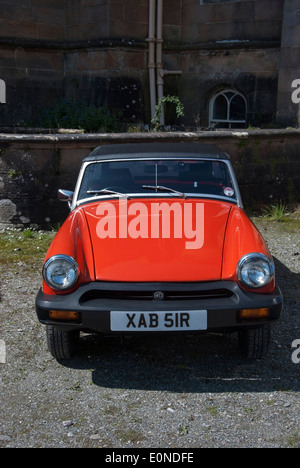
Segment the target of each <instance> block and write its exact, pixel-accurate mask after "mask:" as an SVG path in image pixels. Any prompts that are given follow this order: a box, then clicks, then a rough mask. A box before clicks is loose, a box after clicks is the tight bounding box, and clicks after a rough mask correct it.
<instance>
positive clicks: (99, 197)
mask: <svg viewBox="0 0 300 468" xmlns="http://www.w3.org/2000/svg"><path fill="white" fill-rule="evenodd" d="M183 159H188V160H195V161H215V162H223V163H224V164H226V166H227V168H228V171H229V175H230V178H231V181H232V185H233V187H234V192H235V195H236V198H231V197H227V196H222V195H211V194H205V193H186V194H185V195H186V196H187V198H208V199H215V200H222V201H223V200H224V201H227V202H231V203H235V204H237V206H238V207H239V208H242V209H243V202H242V198H241V194H240V190H239V186H238V183H237V179H236V177H235V174H234V170H233V167H232V165H231V162H230V161H229V160H228V159H212V158H205V157H198V158H197V157H189V156H188V155H182V156H174V158H172V160H183ZM168 160H170V158H164V157H163V156H162V157H149V158H145V157H144V158H128V157H126V158H119V159H117V158H116V159H114V160H113V161H112V160H111V159H105V160H101V161H97V160H95V161H85V162H84V163H83V164H82V166H81V169H80V172H79V175H78V180H77V183H76V187H75V191H74V196H73V200H72V204H71V207H70V209H71V211H73V210H74V209H75V208H77V207H78V206H80V205H83V204H86V203H93V202H95V201H97V200H108V199H112V198H116V195H115V194H111V195H97V196H95V197H88V198H85V199H81V200H78V195H79V192H80V187H81V184H82V180H83V176H84V173H85V170H86V168H87V167H88V166H89V165H90V164H102V163H108V162H109V163H112V162H126V161H128V162H129V161H130V162H132V161H133V162H134V161H168ZM126 195H128V197H130V198H153V197H155V198H160V197H163V198H166V197H172V198H173V197H174V198H178V197H179V195H177V194H176V193H172V192H162V193H153V194H152V193H128V194H126ZM117 198H118V197H117Z"/></svg>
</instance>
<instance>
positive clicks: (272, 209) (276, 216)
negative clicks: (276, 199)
mask: <svg viewBox="0 0 300 468" xmlns="http://www.w3.org/2000/svg"><path fill="white" fill-rule="evenodd" d="M286 214H287V207H286V205H284V204H283V203H281V202H280V203H279V204H277V205H271V206H268V207H267V208H266V209H265V215H266V216H267V217H269V218H271V219H272V220H274V221H283V219H284V218H285V216H286Z"/></svg>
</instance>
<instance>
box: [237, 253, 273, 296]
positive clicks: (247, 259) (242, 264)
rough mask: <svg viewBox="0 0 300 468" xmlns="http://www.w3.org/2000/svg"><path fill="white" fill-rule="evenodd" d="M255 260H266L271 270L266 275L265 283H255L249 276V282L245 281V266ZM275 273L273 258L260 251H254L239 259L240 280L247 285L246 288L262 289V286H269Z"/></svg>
mask: <svg viewBox="0 0 300 468" xmlns="http://www.w3.org/2000/svg"><path fill="white" fill-rule="evenodd" d="M255 261H256V262H265V264H266V265H267V268H268V270H269V271H268V274H267V275H266V277H265V278H266V279H265V281H264V282H263V283H259V284H255V283H254V282H253V281H252V280H251V279H250V278H249V282H248V281H245V277H244V276H243V275H242V272H243V268H244V267H245V266H246V265H249V264H251V262H252V263H253V262H255ZM274 274H275V267H274V262H273V260H272V259H271V258H269V257H267V256H266V255H264V254H262V253H260V252H252V253H249V254H246V255H244V256H243V257H242V258H241V259H240V260H239V262H238V265H237V277H238V280H239V281H240V283H242V285H243V286H245V287H246V288H250V289H261V288H264V287H266V286H268V285H269V284H270V283H271V281H272V280H273V278H274Z"/></svg>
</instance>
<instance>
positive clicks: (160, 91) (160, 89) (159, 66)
mask: <svg viewBox="0 0 300 468" xmlns="http://www.w3.org/2000/svg"><path fill="white" fill-rule="evenodd" d="M162 28H163V0H157V33H156V79H157V98H158V101H159V100H160V99H162V98H163V97H164V71H163V63H162V45H163V37H162ZM160 123H161V125H164V124H165V112H164V108H163V106H162V109H161V116H160Z"/></svg>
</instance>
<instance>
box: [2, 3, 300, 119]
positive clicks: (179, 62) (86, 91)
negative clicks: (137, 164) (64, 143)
mask: <svg viewBox="0 0 300 468" xmlns="http://www.w3.org/2000/svg"><path fill="white" fill-rule="evenodd" d="M296 4H297V0H286V1H285V0H239V1H230V2H227V1H216V0H201V1H200V0H164V11H163V37H164V44H163V65H164V68H165V69H166V70H171V71H172V70H181V71H182V74H181V75H176V76H173V75H167V76H165V93H164V94H165V95H167V94H177V95H179V97H180V99H181V100H182V101H183V102H184V104H185V109H186V112H185V117H184V119H183V120H182V121H181V122H180V123H183V124H184V125H186V126H194V123H195V120H196V121H197V122H198V125H200V126H201V127H207V126H208V102H209V99H210V97H211V95H212V93H214V92H215V91H216V90H217V89H219V88H220V87H223V88H224V87H230V88H233V89H236V90H237V91H239V92H241V93H242V94H244V95H245V97H246V99H247V102H248V112H247V124H248V122H249V123H250V124H251V125H252V126H253V125H255V126H260V125H270V124H272V123H273V124H274V122H275V121H276V114H277V115H278V118H280V116H281V115H282V112H283V114H284V112H285V114H286V117H285V118H284V123H285V124H288V125H292V124H295V106H290V96H289V95H288V90H289V89H288V88H289V87H290V84H291V83H290V78H291V77H292V76H294V74H295V72H296V71H298V68H297V67H298V65H297V63H298V62H297V57H298V55H299V54H298V49H297V46H295V44H296V43H297V32H298V29H299V18H298V16H297V11H298V9H297V8H298V7H297V5H296ZM148 6H149V2H148V0H127V1H126V2H125V1H123V0H87V1H84V2H83V1H82V0H15V1H14V2H11V0H1V2H0V13H1V15H0V30H1V37H0V79H4V80H5V82H6V86H7V102H6V104H0V127H1V126H2V127H3V126H18V125H22V124H24V122H26V123H28V122H30V121H34V120H35V119H36V117H37V116H38V114H39V110H40V109H41V108H43V109H44V108H47V107H48V106H49V105H51V104H52V103H53V102H55V101H56V100H60V99H63V98H65V99H71V100H84V101H86V102H88V103H90V104H97V105H105V106H107V107H109V108H110V109H111V110H113V111H116V112H117V111H119V110H122V112H123V118H124V121H125V122H128V123H136V124H138V123H139V122H144V123H148V124H149V123H150V112H149V83H148V43H147V42H146V39H147V37H148ZM284 6H285V9H284ZM283 19H284V24H283V22H282V20H283ZM282 32H283V48H282V49H281V35H282ZM280 67H281V71H280V73H279V70H280ZM293 67H294V68H293ZM292 68H293V73H290V72H289V70H292ZM278 76H279V77H280V85H279V94H278V96H279V104H280V106H281V108H280V109H279V112H278V111H277V107H276V106H277V103H276V97H277V87H278ZM296 78H298V77H297V76H296ZM299 78H300V77H299ZM287 102H288V104H287ZM284 106H286V107H287V109H286V111H285V110H284ZM291 115H292V117H291V118H290V116H291ZM172 119H173V116H171V119H170V122H167V123H172Z"/></svg>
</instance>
